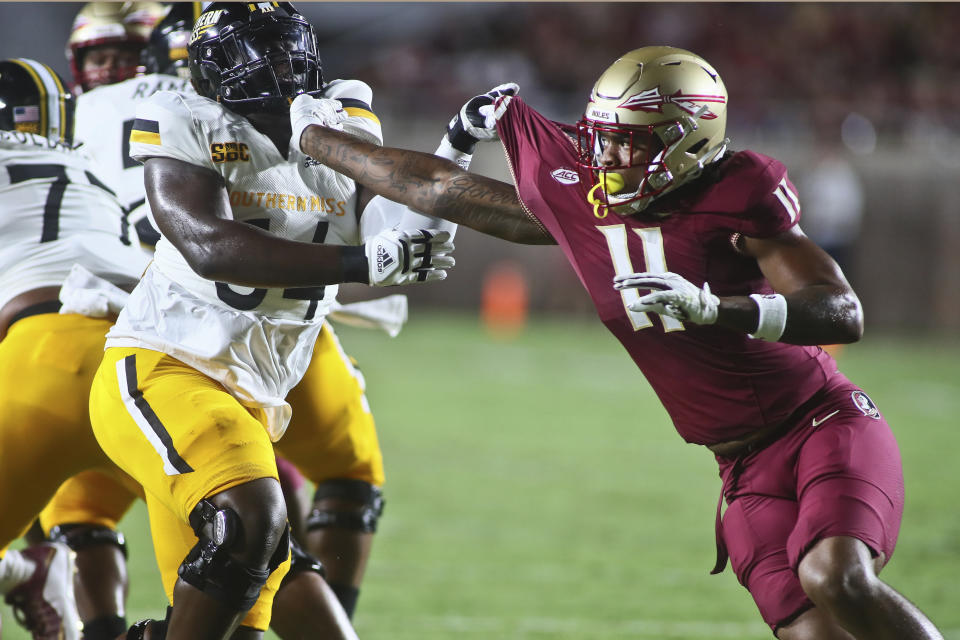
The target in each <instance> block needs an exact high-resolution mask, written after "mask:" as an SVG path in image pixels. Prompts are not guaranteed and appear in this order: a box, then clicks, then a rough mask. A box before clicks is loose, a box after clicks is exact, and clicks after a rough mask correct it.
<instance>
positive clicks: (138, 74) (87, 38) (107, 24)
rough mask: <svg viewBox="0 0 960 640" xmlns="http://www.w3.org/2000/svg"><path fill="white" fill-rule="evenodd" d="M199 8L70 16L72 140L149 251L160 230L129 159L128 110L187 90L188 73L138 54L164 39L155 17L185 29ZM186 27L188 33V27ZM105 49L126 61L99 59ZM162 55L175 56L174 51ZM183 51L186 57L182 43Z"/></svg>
mask: <svg viewBox="0 0 960 640" xmlns="http://www.w3.org/2000/svg"><path fill="white" fill-rule="evenodd" d="M199 12H200V3H199V2H183V3H180V2H178V3H175V4H173V5H171V6H168V7H164V6H163V5H160V4H159V3H152V2H124V3H119V2H91V3H88V4H86V5H84V7H83V8H82V9H81V10H80V12H79V13H78V14H77V17H76V19H75V20H74V26H73V29H72V31H71V34H70V38H69V41H68V46H67V52H68V58H69V59H70V62H71V69H73V70H74V74H75V75H74V82H75V85H74V86H75V87H76V88H77V89H78V90H79V93H78V95H77V131H76V139H77V141H79V142H82V143H83V144H84V145H85V147H86V151H87V153H88V154H89V155H91V156H93V157H94V158H96V159H97V162H98V163H99V164H100V165H101V166H102V167H103V169H104V174H105V175H106V178H107V181H108V182H107V184H109V185H110V187H111V188H112V189H113V190H114V191H116V192H117V195H118V196H119V198H120V202H121V203H122V204H123V206H124V208H125V209H126V211H127V220H128V222H129V224H131V225H134V226H135V227H136V229H137V234H138V235H139V237H140V241H141V242H142V243H144V244H145V245H147V247H148V248H149V250H150V251H152V249H153V246H154V245H155V244H156V243H157V240H158V239H159V234H158V233H157V231H156V229H155V228H154V227H153V226H152V225H151V223H150V220H149V216H148V214H149V207H147V206H146V205H145V202H146V200H145V197H144V193H143V165H142V164H140V163H139V162H137V161H135V160H133V159H131V158H130V143H129V139H130V130H131V128H132V127H133V116H134V111H135V109H136V105H137V104H138V103H139V102H140V101H142V100H144V99H146V98H147V97H149V96H151V95H153V94H154V93H156V92H157V91H192V90H193V89H192V88H191V87H190V77H189V74H183V75H177V74H176V73H173V74H171V73H168V71H167V70H166V69H163V70H161V69H160V64H159V60H157V58H156V56H145V55H144V54H145V53H146V52H147V51H149V50H150V47H149V46H148V43H149V41H150V38H151V37H153V38H156V39H158V42H157V46H161V45H164V46H165V44H166V43H167V40H166V39H165V38H162V37H161V36H162V34H161V33H160V32H161V31H162V30H165V28H164V26H162V25H161V24H160V22H157V20H158V19H161V18H162V21H163V22H165V23H166V24H170V18H176V19H177V20H180V19H182V20H183V22H189V23H190V26H191V27H192V26H193V21H194V20H195V19H196V17H197V15H199ZM194 13H196V15H194ZM138 16H139V18H138ZM153 27H156V29H153ZM186 31H187V33H188V34H189V27H188V28H187V29H186ZM178 33H182V31H178ZM107 34H113V35H112V36H108V35H107ZM104 51H116V52H123V53H125V54H127V55H129V56H131V57H132V58H133V61H132V62H128V63H127V64H123V61H122V60H121V57H120V55H119V53H118V55H115V56H105V55H104ZM168 53H170V54H173V55H178V52H177V51H169V50H168ZM182 56H183V59H184V62H186V42H184V43H183V47H182ZM146 58H149V59H146ZM94 62H96V63H97V64H96V66H94V64H93V63H94ZM184 68H185V65H184Z"/></svg>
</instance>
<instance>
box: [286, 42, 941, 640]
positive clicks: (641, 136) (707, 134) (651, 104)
mask: <svg viewBox="0 0 960 640" xmlns="http://www.w3.org/2000/svg"><path fill="white" fill-rule="evenodd" d="M329 102H330V101H324V100H318V99H315V98H313V97H311V96H301V97H298V98H297V99H296V100H295V101H294V103H293V105H291V118H292V119H293V121H294V122H297V123H300V126H302V123H303V122H304V121H310V120H311V117H313V118H314V119H313V120H312V122H313V123H314V124H316V125H318V126H308V127H306V128H305V129H303V131H304V133H303V136H302V138H301V139H300V140H299V143H300V147H301V148H302V149H303V151H304V152H305V153H306V154H307V155H309V156H311V157H312V158H314V159H315V160H317V161H319V162H322V163H324V164H325V165H327V166H329V167H331V168H333V169H335V170H337V171H340V172H341V173H344V174H346V175H348V176H351V177H352V178H354V179H355V180H357V181H358V182H360V183H361V184H363V185H364V186H366V187H369V188H371V189H372V190H374V191H376V192H377V193H379V194H381V195H383V196H386V197H388V198H392V199H395V200H397V201H398V202H404V203H406V204H408V205H410V206H412V207H415V208H416V209H417V210H419V211H423V212H425V213H427V214H429V215H434V216H438V217H442V218H446V219H448V220H451V221H453V222H457V223H459V224H463V225H466V226H468V227H471V228H473V229H476V230H478V231H481V232H483V233H487V234H490V235H494V236H497V237H500V238H504V239H506V240H511V241H514V242H521V243H529V244H550V243H556V244H559V245H560V247H561V248H562V250H563V251H564V253H565V254H566V256H567V259H568V260H569V261H570V263H571V264H572V265H573V267H574V269H575V270H576V272H577V275H578V276H579V277H580V280H581V282H582V283H583V285H584V287H586V289H587V291H588V292H589V293H590V296H591V297H592V299H593V301H594V304H595V305H596V307H597V311H598V313H599V315H600V318H601V320H602V321H603V323H604V324H605V325H606V326H607V328H608V329H609V330H610V331H611V332H612V333H613V334H614V335H615V336H616V337H617V338H618V339H619V340H620V342H621V343H622V344H623V346H624V348H626V350H627V351H628V352H629V353H630V355H631V356H632V357H633V359H634V361H635V362H636V364H637V366H638V367H639V368H640V370H641V371H642V372H643V374H644V376H645V377H646V378H647V380H648V381H649V383H650V385H651V386H652V387H653V389H654V391H655V392H656V393H657V395H658V396H659V398H660V400H661V401H662V402H663V404H664V406H665V407H666V409H667V411H668V413H669V414H670V417H671V418H672V420H673V423H674V425H675V427H676V429H677V431H678V432H679V433H680V435H681V437H682V438H683V439H684V440H686V441H687V442H692V443H696V444H701V445H704V446H706V447H707V448H708V449H710V450H711V451H712V452H713V453H714V454H715V456H716V460H717V463H718V465H719V469H720V475H721V477H722V480H723V489H722V496H721V500H723V499H724V498H725V499H726V501H727V505H728V506H727V510H726V512H725V515H724V516H723V518H722V520H721V519H720V509H719V505H718V510H717V526H716V539H717V551H718V553H717V556H718V557H717V564H716V566H715V568H714V573H717V572H720V571H722V570H723V567H724V566H725V565H726V562H727V559H728V558H729V560H730V562H731V565H732V567H733V570H734V572H735V573H736V574H737V578H738V579H739V580H740V582H741V583H742V584H743V585H745V586H746V588H747V589H748V590H749V591H750V593H751V594H752V595H753V597H754V600H755V602H756V604H757V607H758V608H759V610H760V613H761V615H762V616H763V619H764V620H765V621H766V622H767V624H769V625H770V628H771V629H772V630H773V632H774V634H775V635H776V636H777V637H779V638H781V639H789V640H798V639H803V640H814V639H816V640H841V639H849V638H850V637H855V638H858V639H861V640H866V639H870V640H878V639H891V640H892V639H894V638H895V639H897V640H907V639H911V640H912V639H919V638H941V637H942V636H941V635H940V633H939V632H938V631H937V630H936V629H935V628H934V626H933V624H932V623H931V622H930V621H929V620H928V619H927V618H926V617H925V616H924V615H923V613H921V612H920V611H919V610H918V609H917V608H916V607H915V606H914V605H913V604H911V603H910V602H908V601H907V600H906V599H905V598H904V597H903V596H901V595H900V594H899V593H897V592H896V591H895V590H894V589H893V588H891V587H890V586H889V585H887V584H886V583H885V582H883V581H881V580H880V579H879V578H878V577H877V576H878V573H879V571H880V570H881V569H882V568H883V566H884V565H885V564H886V563H887V561H889V560H890V556H891V555H892V554H893V550H894V547H895V544H896V540H897V534H898V531H899V529H900V521H901V517H902V514H903V501H904V493H903V477H902V468H901V462H900V454H899V450H898V447H897V443H896V441H895V440H894V437H893V434H892V433H891V430H890V427H889V426H888V425H887V423H886V420H885V419H884V417H883V415H882V414H881V413H880V410H879V409H878V408H877V406H876V405H875V404H874V403H873V402H872V401H871V400H870V398H869V397H868V396H867V394H866V393H864V392H863V391H862V390H861V389H859V388H857V386H856V385H854V384H853V383H852V382H850V381H849V380H848V379H847V378H846V377H845V376H844V375H842V374H841V373H839V372H838V371H837V367H836V363H835V362H834V360H833V359H832V358H831V357H830V356H829V355H828V354H827V353H825V352H824V351H823V350H822V349H820V348H819V347H817V346H815V345H818V344H831V343H849V342H854V341H856V340H858V339H859V338H860V336H861V333H862V330H863V314H862V310H861V307H860V302H859V300H858V299H857V296H856V294H855V293H854V292H853V290H852V289H851V288H850V286H849V284H848V283H847V281H846V279H845V278H844V276H843V273H842V272H841V271H840V269H839V268H838V267H837V265H836V263H835V262H834V261H833V260H832V259H831V258H830V257H829V256H828V255H827V254H826V253H825V252H824V251H822V250H821V249H820V248H819V247H817V246H816V245H815V244H814V243H813V242H811V241H810V240H809V239H808V238H807V237H806V236H805V235H804V234H803V232H802V231H801V230H800V227H799V226H798V225H797V223H798V221H799V219H800V202H799V199H798V196H797V193H796V191H795V189H794V187H793V184H792V183H791V182H790V180H789V178H788V177H787V171H786V168H785V167H784V166H783V165H782V164H781V163H780V162H778V161H777V160H775V159H773V158H770V157H767V156H764V155H762V154H759V153H755V152H753V151H738V152H732V151H730V150H729V149H728V146H727V145H728V142H727V140H726V138H725V122H726V114H727V91H726V89H725V88H724V85H723V82H722V81H721V79H720V76H719V74H718V73H717V71H716V70H715V69H714V68H713V67H711V66H710V65H709V64H708V63H707V62H705V61H704V60H703V59H702V58H700V57H698V56H696V55H694V54H692V53H690V52H688V51H683V50H681V49H675V48H671V47H645V48H642V49H637V50H634V51H631V52H629V53H627V54H626V55H624V56H623V57H622V58H620V59H619V60H617V61H616V62H614V63H613V65H611V66H610V67H609V68H608V69H607V70H606V71H605V72H604V73H603V74H602V75H601V76H600V78H599V80H598V81H597V82H596V84H595V86H594V88H593V92H592V93H591V96H590V101H589V103H588V104H587V108H586V112H585V114H584V116H583V119H582V120H581V121H580V122H579V124H578V125H577V126H576V127H571V126H566V125H561V124H558V123H555V122H552V121H550V120H548V119H546V118H544V117H543V116H542V115H540V114H539V113H537V112H536V111H534V110H533V109H531V108H530V107H529V106H527V105H526V104H525V103H524V102H523V101H522V100H521V99H519V98H516V97H511V96H509V95H508V96H502V95H497V93H496V92H491V93H488V94H485V95H481V96H477V97H475V98H473V99H472V100H470V101H469V102H467V103H466V104H465V105H464V107H463V108H462V109H461V111H460V112H459V114H458V116H457V117H455V118H454V119H453V120H452V121H451V123H450V125H448V135H449V136H450V138H451V141H452V142H453V144H454V146H456V147H458V148H460V149H461V150H462V151H463V152H465V153H469V152H471V150H472V145H473V144H474V143H475V142H476V141H477V140H478V139H492V138H495V137H497V136H498V135H499V138H500V140H501V141H502V142H503V145H504V148H505V149H506V152H507V156H508V160H509V164H510V168H511V171H512V174H513V177H514V180H515V182H516V186H515V187H514V186H513V185H509V184H505V183H502V182H498V181H495V180H491V179H488V178H486V177H482V176H479V175H473V174H469V173H466V172H464V171H461V170H459V169H458V168H457V167H456V166H455V165H454V164H452V163H449V162H444V161H442V160H439V159H437V158H435V157H433V156H429V155H426V154H418V153H416V152H412V151H405V150H400V149H384V148H378V147H375V146H374V145H371V144H369V143H366V142H364V141H361V140H357V139H356V138H354V137H351V136H349V135H347V134H346V133H344V132H339V131H336V130H334V129H332V128H329V127H324V126H323V123H322V122H321V117H320V116H322V114H323V113H324V112H325V111H326V110H328V109H330V108H331V107H330V104H329Z"/></svg>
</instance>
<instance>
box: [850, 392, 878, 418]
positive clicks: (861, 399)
mask: <svg viewBox="0 0 960 640" xmlns="http://www.w3.org/2000/svg"><path fill="white" fill-rule="evenodd" d="M850 398H851V399H852V400H853V404H855V405H857V409H860V411H861V413H863V415H865V416H867V417H868V418H873V419H874V420H879V419H880V409H877V405H875V404H873V400H871V399H870V396H868V395H867V394H865V393H864V392H863V391H854V392H853V393H851V394H850Z"/></svg>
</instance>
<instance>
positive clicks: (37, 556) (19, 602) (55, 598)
mask: <svg viewBox="0 0 960 640" xmlns="http://www.w3.org/2000/svg"><path fill="white" fill-rule="evenodd" d="M20 553H22V554H23V555H24V557H26V558H29V559H30V560H33V561H34V562H35V563H36V565H37V568H36V569H35V570H34V572H33V575H32V576H30V578H29V579H28V580H27V581H26V582H23V583H22V584H20V585H18V586H16V587H15V588H14V589H12V590H11V591H10V592H9V593H7V595H6V598H5V600H6V602H7V604H8V605H10V606H11V607H12V608H13V613H14V617H16V619H17V621H18V622H19V623H20V624H21V625H23V626H24V627H25V628H26V629H27V630H28V631H30V633H31V635H32V637H33V640H80V637H81V631H82V628H83V624H82V623H81V622H80V614H79V613H78V612H77V603H76V600H75V599H74V595H73V575H74V571H75V569H74V556H75V554H74V552H73V551H72V550H71V549H70V547H68V546H67V545H65V544H62V543H59V542H50V543H43V544H39V545H35V546H32V547H27V548H26V549H23V550H22V551H21V552H20Z"/></svg>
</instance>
